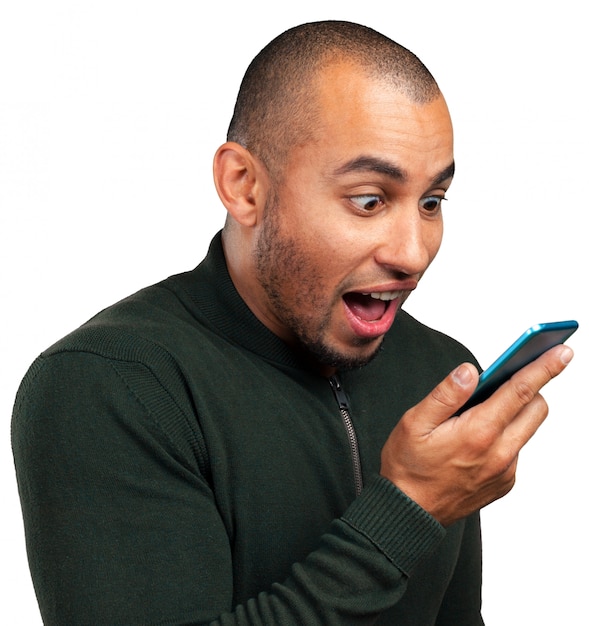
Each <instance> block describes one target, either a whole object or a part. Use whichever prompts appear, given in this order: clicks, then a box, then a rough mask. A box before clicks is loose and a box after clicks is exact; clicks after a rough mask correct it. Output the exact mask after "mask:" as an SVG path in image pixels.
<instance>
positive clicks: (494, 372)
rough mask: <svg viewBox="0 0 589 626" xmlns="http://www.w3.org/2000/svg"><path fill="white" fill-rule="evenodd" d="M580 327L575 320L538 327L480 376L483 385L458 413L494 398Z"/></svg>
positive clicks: (531, 330) (529, 330)
mask: <svg viewBox="0 0 589 626" xmlns="http://www.w3.org/2000/svg"><path fill="white" fill-rule="evenodd" d="M578 327H579V324H578V322H577V321H575V320H567V321H564V322H548V323H545V324H536V325H535V326H531V327H530V328H528V330H526V332H525V333H524V334H523V335H522V336H521V337H520V338H519V339H518V340H517V341H515V342H514V343H513V344H512V345H511V346H510V347H509V348H508V349H507V350H506V351H505V352H504V353H503V354H502V355H501V356H500V357H499V358H498V359H497V360H496V361H494V362H493V363H492V364H491V365H490V366H489V367H488V368H487V369H486V370H485V371H484V372H483V373H482V374H481V375H480V377H479V383H478V385H477V387H476V389H475V390H474V392H473V394H472V396H471V397H470V398H469V400H468V401H467V402H466V404H465V405H464V406H463V407H462V408H461V409H460V411H458V413H462V412H463V411H466V410H467V409H469V408H471V407H472V406H474V405H475V404H479V403H481V402H483V401H484V400H486V399H487V398H488V397H489V396H491V395H492V394H493V393H494V392H495V391H496V390H497V389H498V388H499V387H500V386H501V385H502V384H503V383H504V382H506V381H507V380H509V379H510V378H511V377H512V376H513V375H514V374H515V372H517V371H518V370H519V369H521V368H522V367H524V365H527V364H528V363H531V362H532V361H534V360H535V359H537V358H538V357H539V356H540V355H541V354H542V353H544V352H546V350H549V349H550V348H552V347H554V346H556V345H558V344H559V343H564V342H565V341H566V340H567V339H568V338H569V337H570V336H571V335H572V334H573V333H574V332H575V331H576V330H577V328H578Z"/></svg>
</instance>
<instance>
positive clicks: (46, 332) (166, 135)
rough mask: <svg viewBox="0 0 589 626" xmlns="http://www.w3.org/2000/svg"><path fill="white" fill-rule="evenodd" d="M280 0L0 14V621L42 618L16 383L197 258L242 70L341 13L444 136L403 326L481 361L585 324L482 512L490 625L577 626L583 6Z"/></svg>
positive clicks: (583, 545)
mask: <svg viewBox="0 0 589 626" xmlns="http://www.w3.org/2000/svg"><path fill="white" fill-rule="evenodd" d="M292 4H293V6H289V4H281V5H279V6H280V8H274V9H270V7H276V6H278V5H276V4H275V3H269V2H260V1H258V0H250V1H249V2H246V3H244V2H239V3H238V2H222V3H221V2H217V3H204V2H202V3H201V2H197V1H192V2H188V1H168V2H163V1H159V2H154V1H145V0H144V1H142V2H131V1H125V0H117V1H116V2H113V1H105V0H103V1H102V2H85V1H78V2H73V1H71V2H65V1H63V0H56V1H52V2H37V3H34V2H26V1H19V2H9V1H8V0H6V1H3V0H0V237H1V245H0V256H1V258H0V271H1V272H2V276H1V278H2V280H1V285H2V307H1V309H0V311H1V312H0V315H1V323H0V328H1V335H0V342H1V345H0V354H1V355H2V358H1V362H0V363H1V364H0V368H1V371H0V380H1V388H0V408H1V411H0V421H1V425H2V429H1V431H0V445H1V450H0V462H1V467H0V470H1V472H0V476H1V480H2V496H3V504H2V511H3V513H2V516H1V524H2V529H1V532H0V541H1V545H0V554H1V555H2V558H1V559H0V563H1V565H0V593H1V594H2V597H0V623H2V624H11V625H12V626H18V625H25V626H35V625H36V624H40V619H39V617H38V611H37V607H36V601H35V597H34V592H33V589H32V585H31V582H30V579H29V573H28V568H27V564H26V557H25V548H24V539H23V530H22V521H21V516H20V508H19V503H18V497H17V492H16V485H15V480H14V470H13V465H12V455H11V451H10V442H9V424H10V413H11V407H12V403H13V400H14V394H15V392H16V388H17V386H18V383H19V381H20V379H21V378H22V376H23V375H24V373H25V370H26V368H27V367H28V365H29V364H30V362H31V361H32V360H33V359H34V357H35V356H36V355H37V353H38V352H40V351H41V350H42V349H44V348H45V347H47V346H48V345H50V344H51V343H53V342H54V341H56V340H57V339H58V338H60V337H61V336H63V335H64V334H66V333H67V332H69V331H70V330H72V329H73V328H75V327H77V326H78V325H79V324H81V323H82V322H83V321H85V320H86V319H87V318H88V317H90V316H91V315H92V314H94V313H95V312H97V311H98V310H99V309H101V308H103V307H104V306H106V305H108V304H110V303H112V302H114V301H116V300H118V299H120V298H122V297H124V296H126V295H128V294H129V293H131V292H133V291H135V290H137V289H139V288H141V287H143V286H145V285H147V284H150V283H153V282H155V281H157V280H159V279H161V278H163V277H165V276H167V275H169V274H172V273H175V272H178V271H183V270H185V269H190V268H192V267H193V266H195V265H196V264H197V262H198V261H199V260H200V259H201V257H202V256H203V255H204V253H205V251H206V247H207V244H208V241H209V239H210V238H211V236H212V235H213V234H214V233H215V232H216V230H217V229H218V228H219V227H220V226H221V225H222V223H223V219H224V212H223V208H222V206H221V204H220V202H219V201H218V200H217V198H216V195H215V191H214V187H213V184H212V178H211V173H210V172H211V159H212V155H213V153H214V150H215V149H216V147H217V146H218V145H220V144H221V143H222V142H223V140H224V135H225V131H226V127H227V124H228V121H229V118H230V115H231V111H232V107H233V103H234V99H235V95H236V92H237V89H238V85H239V82H240V80H241V77H242V75H243V72H244V70H245V68H246V66H247V64H248V63H249V61H250V60H251V58H252V57H253V56H254V55H255V54H256V53H257V52H258V50H259V49H260V48H261V47H262V46H263V45H265V44H266V43H267V42H268V41H269V40H270V39H271V38H273V37H274V36H275V35H277V34H278V33H279V32H281V31H283V30H285V29H286V28H288V27H290V26H293V25H295V24H297V23H300V22H304V21H313V20H317V19H349V20H353V21H358V22H362V23H364V24H367V25H369V26H372V27H375V28H376V29H378V30H381V31H382V32H384V33H385V34H387V35H388V36H390V37H392V38H393V39H396V40H397V41H399V42H400V43H402V44H404V45H405V46H407V47H409V48H410V49H411V50H413V51H414V52H415V53H416V54H417V55H418V56H420V58H421V59H422V60H423V61H424V62H425V63H426V65H427V66H428V67H429V68H430V70H431V71H432V72H433V74H434V76H436V78H437V79H438V82H439V83H440V85H441V87H442V90H443V91H444V93H445V95H446V98H447V100H448V103H449V106H450V109H451V111H452V115H453V119H454V124H455V132H456V161H457V176H456V179H455V182H454V185H453V186H452V189H451V190H450V193H449V200H450V201H449V202H448V203H446V204H445V205H444V210H445V215H446V237H445V242H444V245H443V247H442V251H441V252H440V255H439V256H438V259H437V260H436V261H435V263H434V265H433V266H432V268H431V269H430V272H429V274H428V275H427V276H426V277H425V278H424V280H423V281H422V284H421V286H420V289H419V290H418V292H417V293H416V294H414V295H413V296H412V298H411V299H410V300H409V302H408V303H407V309H408V310H409V311H410V312H412V313H413V314H415V315H416V316H417V317H419V318H420V319H421V320H422V321H424V322H426V323H428V324H430V325H432V326H435V327H436V328H439V329H440V330H443V331H446V332H448V333H449V334H451V335H454V336H455V337H456V338H458V339H459V340H461V341H463V342H464V343H466V344H467V345H468V346H469V347H470V348H471V349H472V350H473V351H474V352H475V354H476V355H477V356H478V357H479V359H480V361H481V363H482V364H483V365H484V366H485V365H488V364H489V363H490V362H491V361H492V360H493V359H494V358H495V357H496V356H497V355H498V353H499V352H500V351H502V350H503V349H504V348H505V347H507V344H508V343H510V342H511V341H512V340H514V339H515V338H516V337H517V336H518V335H519V334H521V333H522V332H523V331H524V330H525V329H526V328H527V327H528V326H530V325H531V324H533V323H536V322H543V321H551V320H556V319H568V318H577V319H578V320H579V322H580V330H579V331H578V332H577V334H576V335H575V336H574V337H573V338H571V340H570V342H569V343H570V345H571V346H573V347H574V348H575V350H576V358H575V359H574V361H573V363H572V364H571V366H570V368H569V369H568V370H567V372H566V373H565V374H564V375H563V376H562V377H561V378H560V379H558V380H556V381H554V382H553V383H552V384H551V385H550V386H549V387H548V388H547V390H546V393H545V395H546V397H547V398H548V400H549V402H550V405H551V415H550V417H549V420H548V421H547V422H546V423H545V424H544V426H543V427H542V429H541V430H540V432H539V433H538V434H537V436H536V437H535V438H534V439H533V441H532V442H531V443H530V444H529V445H528V446H527V447H526V448H525V450H524V451H523V452H522V454H521V457H520V464H519V473H518V483H517V485H516V487H515V489H514V491H513V492H512V493H511V494H509V495H508V496H507V497H506V498H505V499H503V500H502V501H500V502H497V503H495V504H493V505H491V506H490V507H488V508H487V509H485V510H484V511H483V532H484V559H485V566H484V615H485V617H486V620H487V624H489V625H492V626H521V625H522V624H534V625H536V624H550V625H553V624H559V625H561V624H562V625H567V626H569V625H577V624H589V618H588V617H587V615H586V607H585V594H586V588H587V582H588V581H587V579H586V576H585V575H584V573H585V572H586V562H587V559H588V558H589V547H588V540H587V527H588V524H587V520H586V517H585V516H586V513H585V511H586V502H585V501H586V497H587V495H586V494H587V490H586V485H587V449H586V440H587V435H588V434H589V428H588V426H587V418H588V415H587V408H586V406H585V404H584V400H583V398H584V396H583V391H582V390H583V384H586V374H587V371H588V369H587V368H588V364H587V359H588V342H587V330H586V329H587V326H588V322H589V320H588V319H587V317H588V305H587V298H586V295H585V294H584V293H583V292H584V291H585V290H586V285H587V276H586V275H587V269H588V263H587V259H588V253H587V236H586V229H587V220H586V219H585V218H586V215H587V205H586V203H587V200H588V195H589V194H588V190H587V189H586V185H587V184H588V179H587V171H588V167H587V165H588V163H587V146H588V142H589V133H588V124H587V100H586V96H585V83H586V79H587V61H588V60H589V59H588V57H589V55H588V44H587V36H586V26H585V25H586V20H585V18H584V14H583V12H582V3H581V2H578V1H577V0H561V1H560V2H558V3H548V2H543V1H538V0H529V1H526V0H521V1H518V0H511V1H510V2H506V1H504V0H495V2H492V3H484V4H483V3H474V2H473V3H467V2H464V0H460V1H458V2H454V1H453V0H447V1H445V2H441V1H440V0H423V1H419V0H414V1H413V2H407V1H404V2H386V3H385V2H382V3H378V2H372V3H369V2H363V3H357V2H346V1H338V2H334V1H331V0H327V1H324V2H321V1H315V2H295V3H292ZM579 564H580V566H581V567H580V568H578V567H577V566H578V565H579ZM579 573H581V574H579ZM581 575H582V576H583V577H580V576H581ZM416 626H419V625H416Z"/></svg>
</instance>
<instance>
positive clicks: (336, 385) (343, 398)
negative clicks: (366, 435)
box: [329, 374, 364, 496]
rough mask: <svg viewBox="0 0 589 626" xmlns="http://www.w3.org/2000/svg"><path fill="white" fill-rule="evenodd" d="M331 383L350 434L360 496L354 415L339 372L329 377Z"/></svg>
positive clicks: (361, 486)
mask: <svg viewBox="0 0 589 626" xmlns="http://www.w3.org/2000/svg"><path fill="white" fill-rule="evenodd" d="M329 384H330V385H331V389H332V390H333V393H334V395H335V399H336V400H337V403H338V406H339V412H340V414H341V416H342V421H343V423H344V427H345V429H346V433H347V435H348V442H349V444H350V452H351V454H352V468H353V471H354V488H355V490H356V495H357V496H359V495H360V493H361V492H362V488H363V486H364V484H363V482H364V481H363V480H362V464H361V462H360V447H359V446H358V437H357V436H356V431H355V429H354V423H353V422H352V416H351V415H350V406H349V401H348V396H347V395H346V392H345V391H344V389H343V387H342V384H341V382H340V379H339V377H338V376H337V374H334V375H333V376H331V377H330V379H329Z"/></svg>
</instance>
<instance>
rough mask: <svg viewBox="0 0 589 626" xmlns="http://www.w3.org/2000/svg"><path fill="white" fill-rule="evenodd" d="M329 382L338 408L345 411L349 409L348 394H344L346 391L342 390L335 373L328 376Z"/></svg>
mask: <svg viewBox="0 0 589 626" xmlns="http://www.w3.org/2000/svg"><path fill="white" fill-rule="evenodd" d="M329 384H330V385H331V388H332V390H333V393H334V395H335V399H336V400H337V403H338V405H339V408H340V410H341V409H344V410H345V411H349V410H350V403H349V401H348V396H346V392H345V391H344V389H343V387H342V384H341V382H340V379H339V377H338V376H337V374H334V375H333V376H331V377H330V379H329Z"/></svg>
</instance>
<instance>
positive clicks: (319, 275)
mask: <svg viewBox="0 0 589 626" xmlns="http://www.w3.org/2000/svg"><path fill="white" fill-rule="evenodd" d="M320 85H321V87H320V88H319V96H318V97H319V118H320V119H319V124H318V128H317V131H316V133H315V141H313V142H311V143H307V144H305V145H303V146H298V147H295V148H293V149H292V150H291V152H290V156H289V159H288V162H287V163H286V165H285V167H284V169H283V172H282V182H281V183H280V186H279V188H277V189H274V190H272V193H271V196H272V197H271V199H270V201H269V202H268V204H267V206H266V209H265V212H264V216H263V221H262V224H261V227H260V232H259V236H258V239H257V245H256V258H255V263H256V272H257V280H258V281H259V283H260V285H261V286H262V287H263V290H262V292H261V293H262V294H263V296H262V299H263V302H258V303H257V305H258V306H257V309H258V312H259V313H261V316H262V318H263V321H264V322H265V323H266V325H267V326H269V327H270V328H271V330H273V331H274V332H275V333H276V334H277V335H279V336H280V337H282V338H283V339H284V340H285V341H287V342H288V343H290V344H291V345H295V346H298V347H302V348H303V349H304V350H305V351H306V352H307V353H308V354H309V355H310V356H311V357H312V358H313V359H314V360H315V361H316V362H317V363H318V364H319V365H321V366H322V367H323V369H324V371H325V372H326V373H329V372H331V371H332V370H333V368H339V367H351V366H357V365H361V364H364V363H366V362H368V361H369V360H370V359H371V358H372V357H373V356H374V355H375V354H376V352H377V351H378V348H379V346H380V345H381V343H382V341H383V337H384V334H385V333H386V332H387V331H388V330H389V328H390V327H391V325H392V323H393V320H394V318H395V314H396V312H397V311H398V310H399V307H400V306H401V305H402V303H403V302H404V301H405V300H406V298H407V297H408V296H409V294H410V292H411V291H412V290H413V289H415V287H416V286H417V283H418V281H419V280H420V278H421V277H422V276H423V273H424V272H425V270H426V269H427V267H428V266H429V264H430V263H431V262H432V260H433V259H434V257H435V255H436V253H437V252H438V249H439V247H440V243H441V239H442V215H441V206H440V205H441V201H442V198H443V197H444V195H445V193H446V191H447V189H448V187H449V185H450V182H451V177H452V174H453V152H452V127H451V122H450V118H449V114H448V111H447V108H446V104H445V102H444V100H443V98H442V97H439V98H437V99H436V100H435V101H433V102H431V103H429V104H425V105H419V104H415V103H412V102H411V101H409V100H408V99H407V98H406V97H405V96H403V95H402V94H400V93H398V92H395V91H394V90H393V89H392V88H390V87H388V86H387V85H384V84H383V83H381V82H380V81H377V80H374V79H371V78H368V77H366V75H364V74H363V73H360V72H359V71H358V70H357V69H356V68H354V67H353V66H350V65H347V64H341V65H335V66H331V67H329V68H328V69H327V70H326V71H325V72H323V80H321V81H320Z"/></svg>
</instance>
